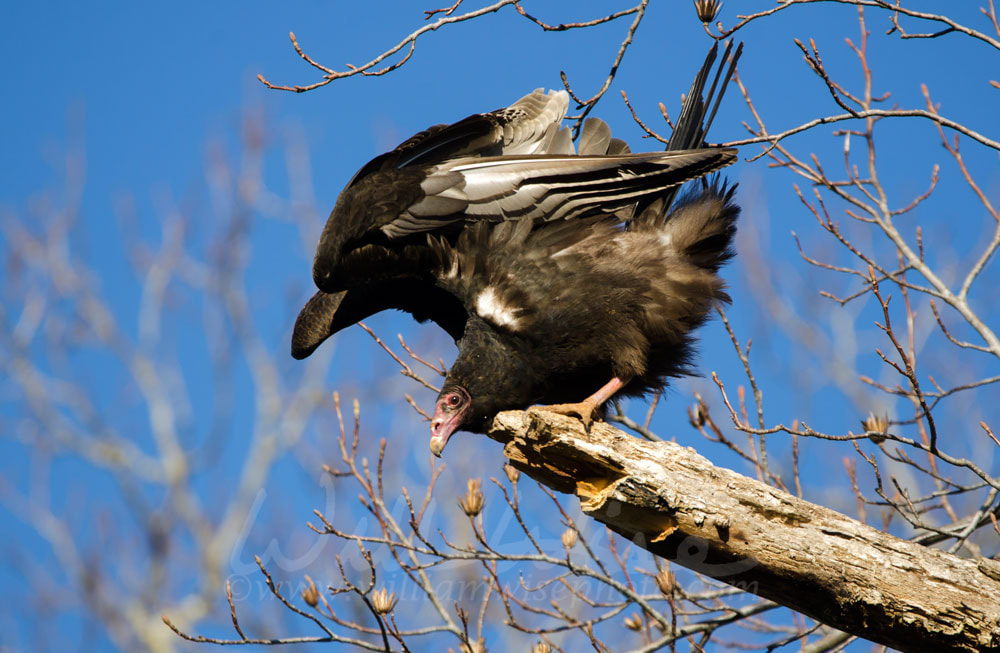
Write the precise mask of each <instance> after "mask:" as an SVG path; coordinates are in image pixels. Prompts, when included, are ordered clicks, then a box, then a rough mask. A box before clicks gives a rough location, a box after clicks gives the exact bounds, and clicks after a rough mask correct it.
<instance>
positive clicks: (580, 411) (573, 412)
mask: <svg viewBox="0 0 1000 653" xmlns="http://www.w3.org/2000/svg"><path fill="white" fill-rule="evenodd" d="M591 399H593V397H588V398H587V399H584V400H583V401H581V402H580V403H578V404H552V405H550V406H533V407H532V408H531V410H544V411H545V412H547V413H555V414H557V415H566V416H567V417H579V418H580V421H581V422H583V429H584V430H585V431H586V432H587V433H590V425H591V424H593V423H594V416H595V415H596V414H597V411H598V409H599V408H600V407H601V404H598V403H596V402H594V401H591Z"/></svg>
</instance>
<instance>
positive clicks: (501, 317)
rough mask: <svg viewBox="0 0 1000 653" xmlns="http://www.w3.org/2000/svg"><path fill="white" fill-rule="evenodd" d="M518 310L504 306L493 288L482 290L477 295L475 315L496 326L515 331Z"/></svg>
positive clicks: (487, 287)
mask: <svg viewBox="0 0 1000 653" xmlns="http://www.w3.org/2000/svg"><path fill="white" fill-rule="evenodd" d="M519 310H521V309H519V308H516V307H513V306H508V305H505V304H504V303H503V302H502V301H501V300H500V297H499V296H498V295H497V292H496V290H494V288H493V286H486V287H485V288H483V291H482V292H481V293H479V297H477V298H476V313H478V314H479V317H481V318H483V319H484V320H489V321H490V322H492V323H494V324H496V325H497V326H502V327H507V328H508V329H512V330H517V322H518V320H517V313H518V311H519Z"/></svg>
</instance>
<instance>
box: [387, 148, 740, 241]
mask: <svg viewBox="0 0 1000 653" xmlns="http://www.w3.org/2000/svg"><path fill="white" fill-rule="evenodd" d="M608 138H609V143H610V133H609V134H608ZM588 145H589V144H588ZM735 160H736V150H733V149H720V148H703V149H697V150H681V151H676V152H646V153H641V154H630V153H623V154H616V155H603V156H573V155H525V156H500V157H485V158H476V159H473V158H460V159H452V160H450V161H446V162H444V163H441V164H438V165H436V166H433V167H431V168H429V169H428V170H427V176H426V178H425V179H424V180H423V181H422V182H420V189H421V190H422V191H423V192H422V194H421V195H422V196H421V197H419V199H417V200H416V201H414V202H412V203H411V204H409V206H407V207H406V208H405V209H403V210H402V211H401V212H400V213H399V216H398V217H396V218H395V219H393V220H390V221H389V222H387V223H386V224H384V225H382V227H381V232H382V233H383V234H384V235H385V236H387V237H388V238H390V239H397V238H403V237H406V236H410V235H413V234H416V233H420V232H427V231H434V230H437V229H440V228H442V227H443V226H445V225H447V224H450V223H454V222H459V221H464V222H469V221H481V220H482V221H489V222H500V221H505V220H528V221H531V222H541V221H554V220H561V219H570V218H578V217H583V216H587V215H594V214H596V213H605V212H611V211H615V210H617V209H619V208H621V207H623V206H627V205H629V204H633V203H635V202H636V201H637V200H639V199H641V198H644V197H650V196H659V195H661V194H662V193H663V191H664V190H666V189H668V188H673V187H675V186H678V185H680V184H683V183H684V182H686V181H689V180H691V179H696V178H698V177H701V176H703V175H706V174H708V173H710V172H713V171H715V170H718V169H719V168H722V167H724V166H727V165H729V164H730V163H732V162H733V161H735Z"/></svg>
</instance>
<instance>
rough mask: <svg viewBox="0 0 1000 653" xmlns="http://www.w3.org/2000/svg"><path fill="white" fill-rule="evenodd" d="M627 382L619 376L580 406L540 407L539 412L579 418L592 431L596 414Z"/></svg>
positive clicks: (555, 405)
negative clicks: (591, 424)
mask: <svg viewBox="0 0 1000 653" xmlns="http://www.w3.org/2000/svg"><path fill="white" fill-rule="evenodd" d="M624 385H625V381H622V380H621V379H619V378H618V377H617V376H616V377H614V378H613V379H611V380H610V381H608V382H607V383H605V384H604V386H602V387H601V389H600V390H598V391H597V392H595V393H594V394H592V395H590V396H589V397H587V398H586V399H584V400H583V401H581V402H580V403H578V404H554V405H551V406H538V407H537V408H538V409H539V410H544V411H547V412H550V413H556V414H558V415H570V416H573V415H575V416H577V417H579V418H580V419H581V420H582V421H583V426H584V428H586V429H587V430H590V423H591V422H593V421H594V413H596V412H597V409H598V408H600V407H601V406H603V405H604V403H605V402H606V401H607V400H608V399H611V397H612V396H613V395H614V394H615V393H616V392H618V391H619V390H621V389H622V387H623V386H624Z"/></svg>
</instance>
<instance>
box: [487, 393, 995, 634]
mask: <svg viewBox="0 0 1000 653" xmlns="http://www.w3.org/2000/svg"><path fill="white" fill-rule="evenodd" d="M489 436H490V437H491V438H493V439H495V440H498V441H500V442H503V443H504V444H505V445H506V446H505V449H504V453H505V455H506V456H507V457H508V458H509V459H510V460H511V462H512V464H513V465H514V466H515V467H517V468H519V469H520V470H521V471H523V472H524V473H526V474H528V475H529V476H531V477H532V478H534V479H536V480H537V481H539V482H540V483H542V484H544V485H546V486H548V487H550V488H552V489H554V490H558V491H560V492H565V493H569V494H575V495H576V496H577V497H578V498H579V499H580V504H581V507H582V508H583V510H584V512H585V513H586V514H588V515H589V516H591V517H593V518H594V519H597V520H598V521H600V522H602V523H604V524H607V525H608V526H609V527H610V528H612V529H613V530H614V531H616V532H618V533H619V534H621V535H623V536H624V537H627V538H629V539H631V540H632V541H633V542H635V543H636V544H637V545H639V546H641V547H643V548H645V549H648V550H649V551H651V552H652V553H654V554H655V555H658V556H661V557H663V558H666V559H669V560H672V561H675V562H677V563H678V564H681V565H683V566H685V567H688V568H690V569H693V570H695V571H698V572H700V573H703V574H705V575H708V576H711V577H712V578H716V579H718V580H720V581H723V582H726V583H729V584H731V585H734V586H736V587H739V588H741V589H745V590H747V591H750V592H753V593H754V594H757V595H759V596H762V597H765V598H768V599H771V600H773V601H776V602H778V603H781V604H782V605H785V606H788V607H789V608H792V609H793V610H797V611H799V612H802V613H803V614H806V615H809V616H810V617H812V618H814V619H817V620H818V621H820V622H822V623H824V624H827V625H829V626H832V627H834V628H838V629H840V630H843V631H845V632H848V633H851V634H854V635H858V636H859V637H863V638H865V639H869V640H872V641H874V642H878V643H880V644H886V645H888V646H891V647H893V648H896V649H899V650H901V651H929V650H934V651H976V652H982V651H998V650H1000V581H998V580H997V578H998V576H1000V575H998V574H997V573H996V572H995V569H994V567H995V566H997V563H996V562H994V561H992V560H984V559H980V560H969V559H964V558H959V557H957V556H954V555H950V554H948V553H944V552H942V551H938V550H936V549H931V548H927V547H924V546H921V545H919V544H915V543H913V542H908V541H905V540H901V539H898V538H896V537H893V536H891V535H888V534H886V533H883V532H881V531H879V530H876V529H874V528H871V527H869V526H866V525H865V524H862V523H861V522H858V521H856V520H854V519H850V518H849V517H846V516H845V515H842V514H840V513H838V512H836V511H834V510H830V509H829V508H824V507H823V506H818V505H816V504H812V503H809V502H807V501H803V500H802V499H799V498H797V497H795V496H792V495H790V494H788V493H785V492H782V491H780V490H777V489H775V488H773V487H770V486H768V485H765V484H763V483H760V482H758V481H756V480H754V479H750V478H747V477H745V476H741V475H740V474H737V473H736V472H733V471H731V470H728V469H723V468H721V467H716V466H714V465H712V464H711V463H710V462H709V461H708V460H706V459H705V458H704V457H702V456H700V455H699V454H698V453H696V452H695V451H694V450H693V449H690V448H686V447H681V446H679V445H677V444H673V443H670V442H647V441H645V440H640V439H638V438H636V437H633V436H631V435H629V434H627V433H625V432H623V431H620V430H618V429H616V428H614V427H612V426H609V425H608V424H605V423H597V424H594V425H593V426H592V428H591V430H590V433H587V432H585V431H584V429H583V426H582V425H581V423H580V421H579V420H577V419H572V418H568V417H563V416H561V415H555V414H552V413H545V412H541V411H537V410H532V411H528V412H520V411H511V412H506V413H501V414H500V415H497V417H496V419H495V420H494V423H493V427H492V429H491V431H490V433H489Z"/></svg>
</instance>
